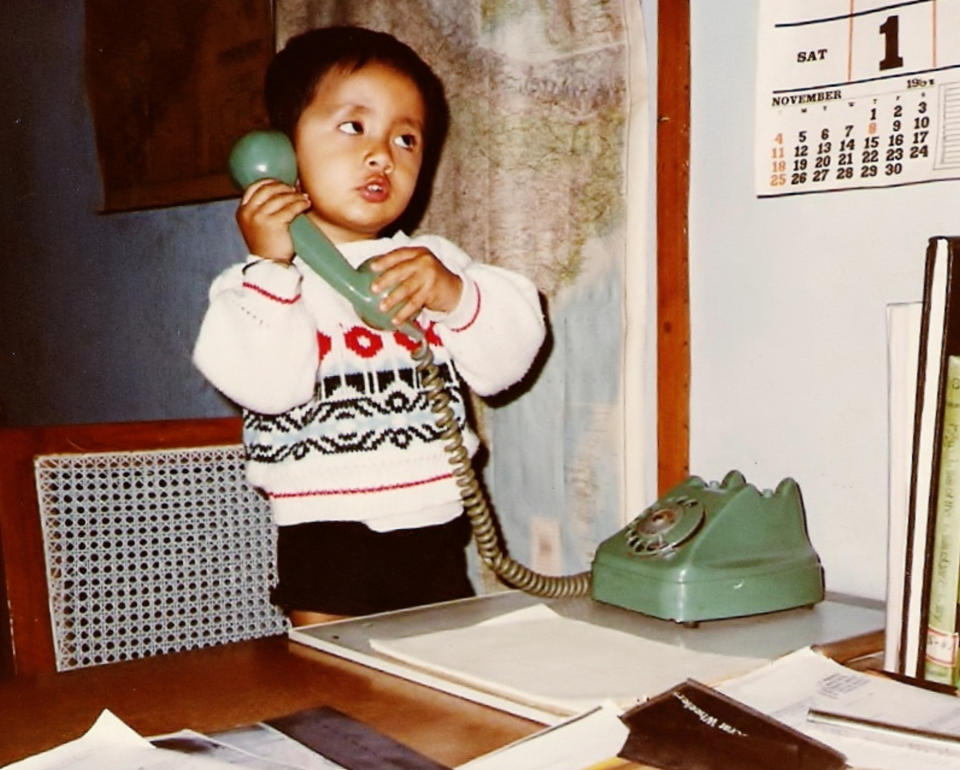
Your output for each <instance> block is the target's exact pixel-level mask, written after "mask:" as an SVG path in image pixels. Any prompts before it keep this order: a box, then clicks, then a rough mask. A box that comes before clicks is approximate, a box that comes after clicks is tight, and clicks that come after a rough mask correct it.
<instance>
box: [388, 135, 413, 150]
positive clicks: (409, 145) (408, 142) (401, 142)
mask: <svg viewBox="0 0 960 770" xmlns="http://www.w3.org/2000/svg"><path fill="white" fill-rule="evenodd" d="M393 142H394V144H396V145H397V146H398V147H403V149H405V150H412V149H414V148H415V147H416V146H417V137H416V136H415V135H413V134H402V135H400V136H398V137H397V138H396V139H394V140H393Z"/></svg>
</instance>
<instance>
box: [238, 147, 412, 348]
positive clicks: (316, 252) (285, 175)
mask: <svg viewBox="0 0 960 770" xmlns="http://www.w3.org/2000/svg"><path fill="white" fill-rule="evenodd" d="M230 175H231V176H232V177H233V181H234V182H236V184H237V185H239V186H240V188H241V189H243V188H246V187H249V186H250V185H251V184H253V183H254V182H256V181H258V180H260V179H265V178H268V177H269V178H271V179H279V180H280V181H281V182H286V183H287V184H289V185H293V184H295V183H296V181H297V158H296V153H294V151H293V145H292V144H291V143H290V140H289V139H288V138H287V136H286V134H283V133H281V132H280V131H251V132H250V133H249V134H246V135H245V136H244V137H242V138H241V139H240V141H238V142H237V143H236V144H235V145H234V147H233V150H232V151H231V152H230ZM290 237H291V238H292V239H293V243H294V246H295V247H296V250H297V255H298V256H299V257H300V259H302V260H303V261H304V262H306V263H307V264H308V265H309V266H310V267H311V269H312V270H314V272H316V273H317V274H319V275H320V276H321V277H322V278H323V279H324V280H325V281H326V282H327V283H329V284H330V285H331V286H332V287H333V288H334V289H336V290H337V291H338V292H339V293H340V294H341V295H343V296H344V297H346V298H347V299H348V300H349V301H350V303H351V304H352V305H353V307H354V309H356V311H357V315H359V316H360V317H361V318H362V319H363V320H364V322H365V323H366V324H367V325H368V326H372V327H373V328H374V329H381V330H385V331H392V330H394V329H395V327H394V326H393V324H392V322H391V316H392V314H391V313H384V312H383V311H382V310H380V308H379V302H380V299H381V297H382V294H375V293H374V292H373V291H371V290H370V284H371V283H372V282H373V279H374V278H375V277H376V273H375V272H374V271H373V270H371V269H370V268H369V267H368V263H367V262H364V263H363V264H362V265H360V267H359V268H358V269H356V270H354V269H353V267H352V266H351V265H350V263H349V262H347V260H345V259H344V258H343V255H342V254H341V253H340V252H339V251H337V248H336V247H335V246H334V245H333V244H332V243H330V241H329V240H328V239H327V237H326V236H325V235H324V234H323V233H322V232H321V231H320V230H319V229H318V228H317V227H316V226H315V225H314V224H313V223H312V222H311V221H310V220H309V219H307V217H306V216H305V215H303V214H300V215H299V216H297V217H296V218H295V219H294V220H293V221H292V222H291V223H290ZM384 293H385V292H384ZM400 331H402V332H404V334H406V335H407V336H409V337H412V338H413V339H415V340H419V339H420V338H421V337H422V336H423V333H422V332H421V330H420V328H419V327H418V326H416V325H415V324H410V323H407V324H404V325H403V326H402V327H401V329H400Z"/></svg>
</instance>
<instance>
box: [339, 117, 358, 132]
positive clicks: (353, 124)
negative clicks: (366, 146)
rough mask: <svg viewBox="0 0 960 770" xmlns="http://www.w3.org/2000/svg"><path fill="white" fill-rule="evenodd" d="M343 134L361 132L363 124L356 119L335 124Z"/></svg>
mask: <svg viewBox="0 0 960 770" xmlns="http://www.w3.org/2000/svg"><path fill="white" fill-rule="evenodd" d="M337 128H338V129H340V130H341V131H343V133H345V134H362V133H363V126H362V125H361V123H360V121H358V120H347V121H344V122H343V123H341V124H340V125H339V126H337Z"/></svg>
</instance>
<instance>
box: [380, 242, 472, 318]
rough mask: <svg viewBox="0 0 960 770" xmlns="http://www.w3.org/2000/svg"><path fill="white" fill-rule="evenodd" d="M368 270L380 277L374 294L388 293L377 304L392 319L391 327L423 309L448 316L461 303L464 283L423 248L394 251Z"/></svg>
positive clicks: (416, 314) (418, 313) (414, 315)
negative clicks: (390, 314) (394, 312)
mask: <svg viewBox="0 0 960 770" xmlns="http://www.w3.org/2000/svg"><path fill="white" fill-rule="evenodd" d="M370 266H371V267H372V268H373V269H374V270H375V271H376V272H378V273H380V275H378V276H377V278H376V280H374V282H373V284H372V286H371V288H372V289H373V291H375V292H377V293H378V294H379V293H380V292H384V291H389V292H390V293H389V294H388V295H387V296H386V297H384V298H383V299H382V300H381V301H380V309H381V310H382V311H383V312H385V313H389V312H390V311H391V310H393V308H397V307H399V308H400V309H399V310H398V311H397V312H396V315H394V316H393V323H394V324H395V325H396V326H402V325H403V324H404V323H406V322H407V321H410V320H413V319H415V318H416V317H417V316H418V315H420V311H421V310H423V309H424V308H427V309H428V310H436V311H439V312H441V313H449V312H450V311H452V310H453V309H454V308H455V307H456V306H457V304H458V303H459V302H460V293H461V292H462V291H463V281H462V280H461V279H460V276H458V275H456V274H455V273H451V272H450V271H449V270H447V268H446V267H444V265H443V263H442V262H441V261H440V260H439V259H437V258H436V257H435V256H434V255H433V253H432V252H431V251H430V250H429V249H425V248H423V247H422V246H414V247H409V248H401V249H396V250H395V251H391V252H389V253H387V254H384V255H383V256H381V257H377V258H376V259H375V260H374V261H373V262H372V263H371V264H370Z"/></svg>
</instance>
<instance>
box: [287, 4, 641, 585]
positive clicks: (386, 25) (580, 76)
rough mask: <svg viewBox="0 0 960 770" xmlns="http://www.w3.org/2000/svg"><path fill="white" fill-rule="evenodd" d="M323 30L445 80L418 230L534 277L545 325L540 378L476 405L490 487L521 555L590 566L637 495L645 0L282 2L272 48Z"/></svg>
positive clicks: (552, 568) (541, 564) (539, 563)
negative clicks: (359, 32) (423, 66)
mask: <svg viewBox="0 0 960 770" xmlns="http://www.w3.org/2000/svg"><path fill="white" fill-rule="evenodd" d="M330 24H357V25H361V26H366V27H371V28H373V29H379V30H383V31H386V32H389V33H391V34H393V35H395V36H396V37H398V38H399V39H401V40H403V41H404V42H406V43H408V44H409V45H410V46H411V47H413V48H414V49H415V50H417V51H418V52H419V53H420V55H421V56H422V57H423V58H424V59H425V60H426V61H427V62H428V63H429V64H430V65H431V66H432V67H433V68H434V70H435V71H436V72H437V73H438V75H439V76H440V77H441V79H442V80H443V81H444V84H445V87H446V91H447V98H448V101H449V104H450V112H451V126H450V133H449V136H448V140H447V144H446V146H445V148H444V152H443V156H442V160H441V163H440V167H439V170H438V172H437V177H436V181H435V185H434V193H433V196H432V198H431V201H430V205H429V207H428V209H427V212H426V215H425V216H424V218H423V220H422V222H421V225H420V228H419V229H420V230H421V231H425V232H435V233H439V234H441V235H444V236H446V237H448V238H450V239H451V240H453V241H455V242H457V243H459V244H460V245H461V246H462V247H463V248H464V249H465V250H466V251H467V252H468V253H469V254H471V256H472V257H473V258H474V259H477V260H480V261H483V262H487V263H491V264H496V265H500V266H503V267H506V268H510V269H512V270H515V271H518V272H520V273H523V274H525V275H527V276H528V277H529V278H531V279H532V280H533V281H534V282H535V283H536V285H537V287H538V288H539V290H540V292H541V294H542V296H543V298H544V300H545V307H546V309H547V314H548V321H549V328H550V335H549V341H548V345H547V347H546V349H545V350H544V355H543V356H542V361H541V362H540V363H539V365H538V368H537V371H536V373H535V374H536V376H535V377H532V378H531V381H530V382H525V383H524V384H523V386H522V387H520V388H517V389H515V391H512V392H511V393H509V394H507V395H506V396H504V397H500V398H495V399H492V400H490V401H487V402H484V403H477V404H476V412H477V418H478V423H479V427H480V430H481V434H482V435H483V437H484V441H485V444H486V445H487V447H488V448H489V459H488V462H487V463H486V467H485V468H484V478H485V480H486V484H487V487H488V489H489V492H490V495H491V498H492V502H493V507H494V509H495V511H496V513H497V516H498V519H499V522H500V525H501V528H502V530H503V533H504V537H505V540H506V542H507V545H508V548H509V551H510V553H511V554H512V555H513V556H514V557H515V558H517V559H518V560H520V561H523V562H525V563H527V564H529V565H530V566H533V567H534V568H538V569H542V570H544V571H547V572H552V573H559V572H571V571H579V570H581V569H584V568H586V567H588V566H589V563H590V559H591V557H592V554H593V552H594V550H595V548H596V545H597V543H598V542H599V541H600V540H602V539H603V538H605V537H606V536H608V535H609V534H611V533H612V532H613V531H615V530H616V529H618V528H619V527H620V526H621V525H622V523H623V521H624V520H625V517H626V516H627V514H626V513H625V511H626V510H627V508H628V506H630V505H631V504H633V502H636V501H638V500H642V499H643V497H644V495H645V491H646V489H645V487H646V481H645V479H644V473H643V468H644V466H645V465H646V463H645V462H644V460H643V457H642V455H643V446H644V445H645V443H647V442H644V440H643V436H644V435H646V432H647V430H646V426H645V425H644V419H643V415H644V414H645V410H646V407H645V403H646V399H645V394H644V387H643V382H644V376H643V361H644V359H645V356H646V353H645V346H644V344H643V343H644V340H645V338H646V336H647V333H646V328H645V322H644V319H645V318H646V296H647V287H646V280H645V276H646V274H647V268H646V265H647V255H646V253H645V252H646V244H647V237H646V226H645V222H646V218H645V217H646V210H647V204H646V201H645V200H644V197H645V195H646V190H647V181H646V180H647V174H648V168H647V167H648V163H647V156H648V152H647V136H648V123H649V120H648V117H647V93H648V85H647V75H646V52H645V50H644V34H643V27H642V20H641V16H640V0H633V1H632V2H631V0H479V1H478V0H363V2H345V1H344V2H336V1H335V0H277V4H276V26H277V44H278V46H282V45H283V43H284V42H285V40H286V39H287V38H288V37H290V36H292V35H294V34H296V33H298V32H301V31H304V30H306V29H309V28H312V27H315V26H325V25H330ZM628 463H629V465H630V471H629V472H627V471H625V465H626V464H628ZM634 513H636V511H634ZM481 583H483V585H484V586H485V587H489V585H488V578H487V577H486V576H483V580H482V581H481Z"/></svg>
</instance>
